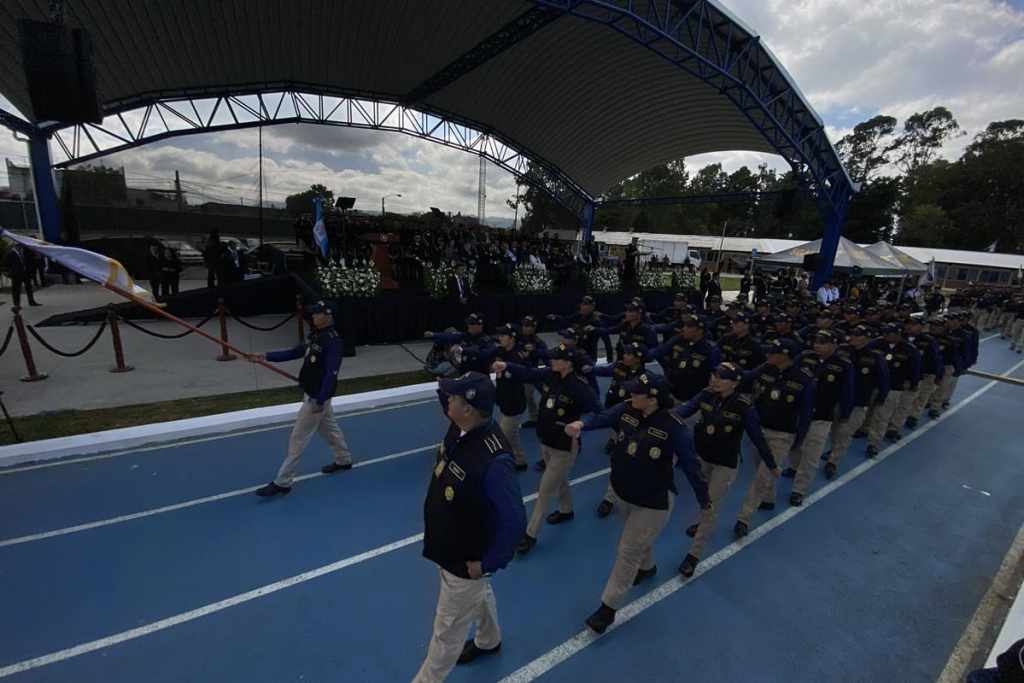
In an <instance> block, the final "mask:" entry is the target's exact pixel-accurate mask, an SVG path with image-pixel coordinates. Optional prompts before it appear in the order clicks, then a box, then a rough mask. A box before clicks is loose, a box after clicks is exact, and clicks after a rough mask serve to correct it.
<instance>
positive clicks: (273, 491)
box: [256, 482, 292, 498]
mask: <svg viewBox="0 0 1024 683" xmlns="http://www.w3.org/2000/svg"><path fill="white" fill-rule="evenodd" d="M291 490H292V487H291V486H278V485H277V484H275V483H274V482H270V483H269V484H267V485H266V486H263V487H261V488H258V489H256V495H257V496H262V497H263V498H268V497H270V496H276V495H277V494H279V493H280V494H281V495H285V494H287V493H289V492H290V491H291Z"/></svg>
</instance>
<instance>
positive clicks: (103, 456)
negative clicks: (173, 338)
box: [0, 399, 437, 476]
mask: <svg viewBox="0 0 1024 683" xmlns="http://www.w3.org/2000/svg"><path fill="white" fill-rule="evenodd" d="M436 402H437V399H427V400H423V401H411V402H409V403H399V404H395V405H390V406H380V407H378V408H369V409H367V410H357V411H355V412H351V413H338V414H336V415H335V417H337V418H338V419H339V420H342V419H345V418H349V417H358V416H359V415H369V414H370V413H380V412H383V411H386V410H399V409H401V408H409V407H412V406H418V405H423V404H424V403H436ZM291 427H292V423H291V422H282V423H281V424H277V425H273V426H270V427H257V428H255V429H241V430H238V431H233V432H223V433H221V434H212V435H210V436H200V437H196V438H194V439H182V440H180V441H173V440H172V441H164V442H163V443H160V444H156V445H154V446H142V447H140V448H127V449H124V450H120V451H111V452H109V453H100V454H99V455H89V456H86V457H84V458H69V459H65V460H54V461H53V462H44V463H39V464H36V465H25V466H23V467H10V468H7V469H0V476H3V475H5V474H17V473H19V472H31V471H32V470H41V469H47V468H50V467H61V466H63V465H76V464H78V463H83V462H93V461H95V460H108V459H110V458H118V457H120V456H122V455H131V454H132V453H148V452H150V451H159V450H162V449H165V448H175V447H177V446H189V445H191V444H196V443H206V442H207V441H217V440H218V439H230V438H232V437H235V436H245V435H247V434H260V433H262V432H272V431H275V430H278V429H291Z"/></svg>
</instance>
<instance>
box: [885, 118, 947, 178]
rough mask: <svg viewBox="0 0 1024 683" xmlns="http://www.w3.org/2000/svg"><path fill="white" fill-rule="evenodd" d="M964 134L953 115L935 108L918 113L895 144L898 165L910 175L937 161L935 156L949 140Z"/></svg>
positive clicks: (904, 128) (904, 123) (907, 121)
mask: <svg viewBox="0 0 1024 683" xmlns="http://www.w3.org/2000/svg"><path fill="white" fill-rule="evenodd" d="M962 134H963V133H962V132H961V131H960V124H959V123H957V122H956V119H955V118H954V117H953V114H952V112H950V111H949V110H948V109H946V108H945V107H935V108H934V109H930V110H928V111H925V112H919V113H917V114H914V115H913V116H911V117H910V118H908V119H907V120H906V121H904V122H903V133H902V134H901V135H900V136H899V137H898V138H896V141H895V143H893V146H892V148H893V150H894V151H895V152H896V164H897V165H898V166H899V167H900V168H901V169H902V170H903V172H904V173H906V174H907V175H908V176H913V174H914V172H915V171H916V170H917V169H918V168H920V167H921V166H923V165H925V164H927V163H929V162H931V161H932V159H934V158H935V154H936V153H937V152H938V150H939V149H940V148H941V147H942V145H943V144H944V143H945V142H946V141H947V140H949V139H951V138H954V137H958V136H959V135H962Z"/></svg>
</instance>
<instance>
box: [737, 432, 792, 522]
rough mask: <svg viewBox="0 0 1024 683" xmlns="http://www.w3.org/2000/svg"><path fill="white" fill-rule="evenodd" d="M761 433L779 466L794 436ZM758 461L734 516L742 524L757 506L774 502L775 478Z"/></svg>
mask: <svg viewBox="0 0 1024 683" xmlns="http://www.w3.org/2000/svg"><path fill="white" fill-rule="evenodd" d="M763 431H764V439H765V441H767V442H768V448H770V449H771V451H772V456H774V457H775V462H776V463H777V464H779V465H781V464H782V463H783V462H785V461H786V456H787V455H789V451H790V449H791V448H793V442H794V441H795V440H796V434H790V433H789V432H779V431H776V430H774V429H765V430H763ZM758 460H759V462H758V465H757V473H756V474H755V475H754V478H753V479H752V480H751V482H750V486H748V487H747V495H746V497H744V498H743V504H742V505H740V511H739V514H738V515H736V519H737V520H739V521H741V522H743V523H744V524H747V523H749V522H750V515H752V514H753V512H754V510H755V509H756V508H757V506H758V505H760V504H761V503H774V502H775V477H773V476H772V475H771V470H769V469H768V467H767V466H766V465H765V464H764V461H762V460H760V458H759V459H758Z"/></svg>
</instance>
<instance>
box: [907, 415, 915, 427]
mask: <svg viewBox="0 0 1024 683" xmlns="http://www.w3.org/2000/svg"><path fill="white" fill-rule="evenodd" d="M916 427H917V418H916V417H908V418H907V429H915V428H916Z"/></svg>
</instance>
